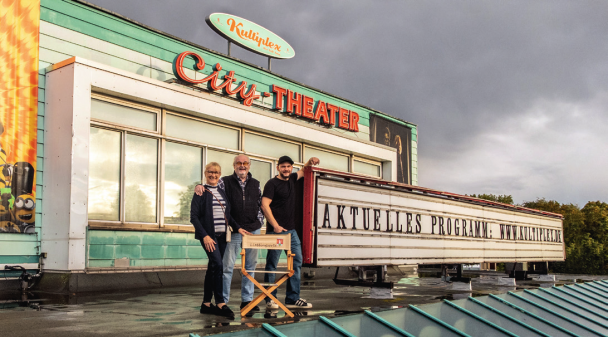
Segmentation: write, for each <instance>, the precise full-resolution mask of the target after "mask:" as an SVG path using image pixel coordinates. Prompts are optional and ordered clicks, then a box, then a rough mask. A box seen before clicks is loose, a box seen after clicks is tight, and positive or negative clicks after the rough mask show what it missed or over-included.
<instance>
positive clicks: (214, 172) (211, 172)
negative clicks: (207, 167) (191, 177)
mask: <svg viewBox="0 0 608 337" xmlns="http://www.w3.org/2000/svg"><path fill="white" fill-rule="evenodd" d="M207 174H221V173H220V172H218V171H207Z"/></svg>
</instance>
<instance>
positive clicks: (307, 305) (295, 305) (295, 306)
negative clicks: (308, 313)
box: [285, 298, 312, 309]
mask: <svg viewBox="0 0 608 337" xmlns="http://www.w3.org/2000/svg"><path fill="white" fill-rule="evenodd" d="M285 306H286V307H288V308H289V309H307V308H312V304H310V303H308V302H306V300H305V299H303V298H300V299H299V300H297V301H296V303H291V304H287V303H285Z"/></svg>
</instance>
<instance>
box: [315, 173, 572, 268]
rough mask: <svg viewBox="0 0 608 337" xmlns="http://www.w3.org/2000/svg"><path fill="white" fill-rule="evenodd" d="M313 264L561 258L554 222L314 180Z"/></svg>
mask: <svg viewBox="0 0 608 337" xmlns="http://www.w3.org/2000/svg"><path fill="white" fill-rule="evenodd" d="M316 194H317V196H316V203H315V208H316V219H315V224H316V226H315V227H316V230H317V233H316V234H317V235H316V239H315V242H316V245H317V246H316V255H315V257H316V258H315V260H316V264H317V266H362V265H401V264H440V263H480V262H538V261H563V260H564V243H563V225H562V219H560V218H558V217H552V216H547V215H541V214H540V213H538V214H530V213H526V212H522V211H514V210H510V209H502V208H499V207H495V206H484V205H478V204H474V203H468V202H465V201H461V200H450V199H445V198H437V197H433V196H429V195H424V194H416V193H409V192H405V191H398V190H395V189H389V188H383V187H376V186H368V185H364V184H356V183H349V182H346V181H336V180H328V179H324V178H317V184H316Z"/></svg>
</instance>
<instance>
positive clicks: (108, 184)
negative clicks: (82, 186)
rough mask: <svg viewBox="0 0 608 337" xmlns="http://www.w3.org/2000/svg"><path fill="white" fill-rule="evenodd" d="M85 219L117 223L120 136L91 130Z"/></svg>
mask: <svg viewBox="0 0 608 337" xmlns="http://www.w3.org/2000/svg"><path fill="white" fill-rule="evenodd" d="M90 139H91V140H90V144H89V146H90V153H89V202H88V208H89V219H90V220H109V221H118V220H119V205H120V203H119V200H120V132H115V131H108V130H104V129H97V128H91V136H90Z"/></svg>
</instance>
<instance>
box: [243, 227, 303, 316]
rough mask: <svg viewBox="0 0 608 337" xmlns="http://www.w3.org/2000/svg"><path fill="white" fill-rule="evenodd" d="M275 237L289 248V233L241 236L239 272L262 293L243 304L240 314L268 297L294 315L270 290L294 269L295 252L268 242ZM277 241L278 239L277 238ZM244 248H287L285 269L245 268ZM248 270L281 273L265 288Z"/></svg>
mask: <svg viewBox="0 0 608 337" xmlns="http://www.w3.org/2000/svg"><path fill="white" fill-rule="evenodd" d="M276 239H280V240H282V241H283V242H284V244H283V245H284V246H285V247H290V248H291V236H290V235H285V234H282V235H265V234H262V235H244V236H243V243H242V245H243V248H242V249H241V272H242V273H243V275H245V277H247V278H248V279H249V280H250V281H251V282H253V284H255V286H256V287H258V288H259V289H260V290H261V291H262V293H261V294H260V295H258V296H257V297H256V298H254V299H253V301H251V302H250V303H249V304H248V305H247V306H245V307H244V308H243V309H241V316H245V315H247V313H249V311H251V309H253V308H254V307H255V306H256V305H258V303H260V302H261V301H262V300H263V299H264V298H266V297H268V298H270V299H271V300H273V301H274V302H275V303H276V304H278V305H279V307H280V308H281V309H283V310H284V311H285V314H287V315H288V316H289V317H294V315H293V313H292V312H291V311H290V310H289V309H287V307H286V306H285V305H284V304H283V303H281V301H279V300H278V299H277V298H276V297H274V296H272V292H273V291H274V290H275V289H277V288H278V287H279V286H280V285H281V284H283V283H284V282H285V281H287V280H288V279H289V278H290V277H292V276H293V274H294V270H293V257H294V256H296V254H292V253H291V249H284V248H283V247H282V246H281V245H278V244H274V245H273V244H272V243H269V242H272V241H273V240H276ZM277 242H278V240H277ZM245 248H253V249H260V248H265V249H270V250H279V249H280V250H287V270H285V271H257V270H246V269H245V260H246V256H245ZM249 272H255V273H261V274H283V275H281V277H280V278H279V279H278V280H275V283H274V284H272V285H270V286H269V287H268V288H265V287H264V285H262V284H260V283H259V282H258V281H256V279H255V278H253V277H252V276H251V275H250V274H249Z"/></svg>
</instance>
